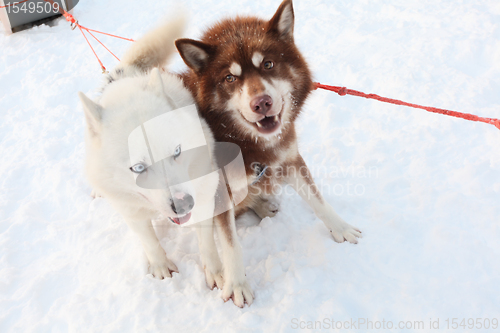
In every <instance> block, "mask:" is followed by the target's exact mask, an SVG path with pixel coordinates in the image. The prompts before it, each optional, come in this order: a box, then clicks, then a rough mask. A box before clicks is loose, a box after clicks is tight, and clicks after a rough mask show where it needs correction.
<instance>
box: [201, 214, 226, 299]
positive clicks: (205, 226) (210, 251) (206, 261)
mask: <svg viewBox="0 0 500 333" xmlns="http://www.w3.org/2000/svg"><path fill="white" fill-rule="evenodd" d="M194 227H195V228H196V233H197V235H198V247H199V249H200V256H201V264H202V265H203V271H204V272H205V279H206V281H207V285H208V287H209V288H210V289H214V288H215V287H217V288H219V289H222V287H223V286H224V278H223V276H222V274H223V273H222V263H221V261H220V259H219V254H218V253H217V246H216V245H215V239H214V223H213V219H209V220H205V221H201V222H198V223H196V224H195V225H194Z"/></svg>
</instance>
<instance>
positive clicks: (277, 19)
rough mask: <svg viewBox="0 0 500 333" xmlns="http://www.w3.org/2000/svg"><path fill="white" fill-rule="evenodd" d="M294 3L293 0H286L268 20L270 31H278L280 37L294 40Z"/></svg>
mask: <svg viewBox="0 0 500 333" xmlns="http://www.w3.org/2000/svg"><path fill="white" fill-rule="evenodd" d="M294 20H295V19H294V15H293V5H292V0H284V1H283V2H282V3H281V5H280V6H279V8H278V10H277V11H276V13H275V14H274V16H273V18H272V19H271V20H269V22H268V28H267V29H268V31H270V32H276V33H278V35H279V37H280V38H283V39H285V40H286V39H292V40H293V23H294Z"/></svg>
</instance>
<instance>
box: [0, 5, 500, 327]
mask: <svg viewBox="0 0 500 333" xmlns="http://www.w3.org/2000/svg"><path fill="white" fill-rule="evenodd" d="M278 5H279V0H273V1H270V0H266V1H254V0H241V1H226V0H218V1H215V0H207V1H182V6H181V7H184V9H185V10H186V11H187V12H188V13H189V21H190V24H189V28H188V30H187V31H186V36H187V37H191V38H197V37H199V36H200V34H201V32H202V31H203V29H204V27H207V26H208V25H210V24H212V23H213V22H215V21H216V20H218V19H220V18H222V17H225V16H233V15H237V14H245V15H246V14H250V15H258V16H261V17H263V18H270V17H271V16H272V14H273V13H274V11H275V10H276V8H277V7H278ZM178 8H179V5H178V1H173V0H167V1H157V2H138V1H131V0H122V1H117V0H115V1H110V0H101V1H97V0H86V1H81V2H80V3H79V4H78V5H77V6H76V8H75V10H74V15H75V17H76V18H77V19H78V20H79V22H80V23H81V24H82V25H84V26H86V27H89V28H93V29H97V30H102V31H105V32H108V33H113V34H118V35H121V36H126V37H131V38H139V37H140V36H141V35H142V34H143V33H144V32H146V31H147V30H148V29H150V28H152V27H153V26H155V24H157V22H159V21H160V20H162V19H165V18H166V19H168V17H169V16H170V17H172V16H174V15H175V14H176V13H178ZM294 9H295V18H296V24H295V30H294V33H295V40H296V43H297V44H298V46H299V48H300V50H301V51H302V52H303V54H304V56H305V57H306V59H307V61H308V62H309V64H310V67H311V70H312V72H313V73H314V77H315V80H316V81H318V82H321V83H324V84H330V85H342V86H347V87H348V88H350V89H355V90H360V91H364V92H367V93H376V94H379V95H382V96H387V97H391V98H396V99H402V100H405V101H408V102H412V103H417V104H422V105H427V106H434V107H439V108H445V109H450V110H456V111H461V112H467V113H474V114H478V115H481V116H485V117H496V118H498V117H500V2H499V1H498V0H482V1H436V0H432V1H430V0H426V1H422V0H418V1H417V0H411V1H396V0H393V1H391V0H386V1H361V0H355V1H354V0H342V1H341V0H338V1H326V0H324V1H320V0H295V1H294ZM0 29H2V30H0V140H1V143H0V156H1V161H2V162H1V163H0V174H1V176H2V177H1V179H0V332H68V331H70V332H146V331H147V332H154V331H162V332H167V331H168V332H177V331H179V332H211V331H217V332H234V331H240V332H290V331H296V330H295V329H298V330H300V329H301V328H304V329H306V330H307V329H308V328H309V329H311V328H316V329H318V330H319V329H323V330H326V331H328V330H330V331H332V329H330V327H331V325H332V321H334V322H333V325H334V327H337V328H340V327H342V328H343V329H344V330H345V331H352V332H354V331H359V332H363V331H366V330H367V328H368V329H369V328H370V327H366V326H360V324H361V323H362V322H363V320H364V321H372V325H374V326H377V325H381V324H382V322H384V323H385V325H387V323H388V322H391V323H392V324H393V329H392V331H401V330H402V329H401V328H398V325H400V323H401V322H402V323H403V325H406V326H405V327H406V328H408V329H404V330H405V331H421V332H422V331H429V330H430V328H431V322H434V325H436V324H435V321H436V320H438V319H439V328H440V329H441V330H443V331H455V330H452V322H453V318H457V319H455V321H456V322H458V323H460V322H461V321H462V319H465V320H466V322H467V323H470V321H468V319H469V318H473V321H474V325H476V326H475V328H477V327H479V326H477V322H476V318H479V319H480V320H479V322H480V323H482V324H483V325H482V326H484V325H486V324H487V323H488V322H487V320H489V321H490V322H491V324H490V327H493V326H492V325H493V324H492V323H493V322H494V319H496V320H497V322H498V320H499V319H500V310H499V309H500V297H499V289H500V204H499V199H500V131H499V130H498V129H496V128H495V127H493V126H491V125H487V124H484V123H474V122H470V121H465V120H461V119H456V118H451V117H446V116H442V115H436V114H431V113H428V112H425V111H423V110H417V109H409V108H405V107H401V106H394V105H389V104H384V103H380V102H377V101H370V100H366V99H363V98H357V97H351V96H344V97H340V96H338V95H337V94H335V93H332V92H327V91H320V90H318V91H315V92H314V93H313V94H312V95H311V96H310V98H309V99H308V102H307V105H306V106H305V108H304V112H303V113H302V115H301V117H300V119H299V121H298V124H297V128H298V132H299V142H300V151H301V153H302V155H303V156H304V159H305V160H306V162H307V164H308V165H309V167H310V169H311V171H312V172H313V174H314V177H315V180H316V182H317V183H318V184H319V185H320V187H321V188H322V189H323V193H324V196H325V198H326V199H327V200H328V202H330V203H331V204H332V205H333V207H334V208H335V209H336V210H337V212H338V213H339V214H340V215H341V216H342V217H343V218H344V219H345V220H346V221H347V222H349V223H350V224H352V225H354V226H357V227H359V228H360V229H361V230H362V231H363V238H362V239H360V242H359V244H357V245H352V244H348V243H343V244H338V243H335V242H334V241H333V239H332V237H331V236H330V234H329V232H328V230H327V229H326V228H325V227H324V225H323V223H322V222H321V221H320V220H319V219H318V218H317V217H315V216H314V214H313V213H312V210H311V209H310V208H309V207H308V206H307V204H306V203H305V202H303V201H302V200H301V199H300V197H299V196H298V195H297V194H295V193H292V190H291V189H288V190H287V191H286V192H288V193H284V194H283V195H282V204H281V210H280V212H279V213H278V215H277V216H276V217H274V218H266V219H264V220H262V221H259V220H258V218H257V217H256V216H255V215H253V214H250V213H248V214H246V215H244V216H243V217H242V218H240V219H239V220H238V221H237V229H238V234H239V237H240V240H241V244H242V247H243V253H244V265H245V267H246V275H247V278H248V281H249V283H250V285H251V287H252V288H253V290H254V292H255V296H256V298H255V302H254V303H253V304H252V305H251V306H250V307H248V306H245V308H243V309H240V308H237V307H236V306H234V305H233V304H232V302H230V301H229V302H226V303H224V302H223V300H222V299H221V297H220V295H221V291H220V290H217V289H215V290H210V289H208V288H207V286H206V283H205V278H204V275H203V271H202V268H201V266H200V256H199V253H198V244H197V238H196V232H195V230H194V229H193V228H181V227H176V226H170V225H169V224H168V222H162V221H159V222H157V225H156V231H157V234H158V235H159V237H161V239H162V245H163V246H164V248H165V250H166V252H167V254H168V256H169V258H170V259H171V260H172V261H174V262H175V264H176V265H177V267H178V268H179V271H180V273H179V274H174V277H173V278H171V279H165V280H156V279H154V278H153V277H152V276H151V275H148V274H147V261H146V258H145V256H144V254H143V250H142V246H141V244H140V242H139V240H138V238H137V237H136V236H135V234H133V233H132V231H131V230H129V229H128V227H127V226H126V224H125V223H124V221H123V219H122V217H121V216H120V215H118V213H116V212H115V211H114V210H113V209H112V208H111V207H110V205H109V204H108V202H107V201H106V199H103V198H98V199H95V200H93V199H92V198H91V197H90V192H91V188H90V186H89V184H88V183H87V181H86V179H85V177H84V174H83V159H84V144H83V129H84V117H83V111H82V108H81V106H80V104H79V100H78V98H77V92H78V91H82V92H84V93H86V94H88V95H89V96H91V97H97V96H98V94H99V91H98V90H99V89H98V88H99V87H100V85H101V81H102V74H101V72H100V68H99V65H98V63H97V61H96V59H95V57H94V55H93V54H92V52H91V50H90V49H89V47H88V45H87V43H86V42H85V40H84V39H83V37H82V36H81V34H80V32H79V31H78V29H77V30H75V31H72V30H71V29H70V27H69V24H68V22H66V21H64V20H63V19H58V20H57V21H56V22H55V24H54V25H53V26H47V25H43V26H39V27H35V28H33V29H30V30H26V31H22V32H19V33H15V34H13V35H9V36H7V35H6V34H5V31H4V30H3V28H0ZM101 40H102V41H103V42H105V44H106V45H107V46H108V47H109V48H110V49H111V50H113V51H114V52H115V54H117V55H118V56H120V55H122V54H123V52H124V51H125V50H126V48H127V47H128V46H129V45H130V44H129V43H130V42H128V41H123V40H119V39H114V38H110V37H106V36H104V37H102V38H101ZM94 45H95V46H96V52H97V53H98V54H99V55H100V57H101V59H102V60H103V62H104V64H105V65H106V66H107V67H108V68H109V69H111V68H113V66H114V65H115V64H116V62H117V61H116V60H115V59H114V58H113V57H112V56H110V55H109V54H108V53H107V52H106V51H105V50H104V49H103V48H102V47H100V46H99V45H98V44H96V43H94ZM170 68H171V69H172V70H174V71H181V70H183V69H184V68H185V65H184V64H183V63H182V61H181V59H180V57H179V56H178V55H176V57H175V59H174V60H173V63H172V65H171V66H170ZM447 320H448V321H447ZM337 321H340V322H342V325H343V326H339V324H338V323H337ZM420 321H421V322H422V323H423V325H424V327H423V328H424V329H425V330H422V329H420V330H419V329H417V328H416V325H418V322H420ZM351 323H353V324H354V325H355V326H352V325H351ZM377 323H379V324H377ZM408 323H410V324H408ZM447 323H448V326H447ZM314 325H316V326H314ZM328 325H330V326H328ZM335 325H337V326H335ZM468 325H469V324H468ZM434 327H436V326H434ZM421 328H422V327H421ZM375 329H376V327H374V328H373V330H375ZM465 329H466V330H470V329H471V326H467V327H465ZM459 330H461V331H464V327H459ZM490 330H491V328H490Z"/></svg>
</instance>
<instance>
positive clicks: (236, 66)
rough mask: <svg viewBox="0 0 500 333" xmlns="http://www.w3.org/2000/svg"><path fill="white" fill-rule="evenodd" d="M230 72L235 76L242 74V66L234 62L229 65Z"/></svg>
mask: <svg viewBox="0 0 500 333" xmlns="http://www.w3.org/2000/svg"><path fill="white" fill-rule="evenodd" d="M229 72H230V73H231V74H233V75H235V76H241V73H242V71H241V66H240V65H239V64H238V63H236V62H233V63H232V64H231V66H230V67H229Z"/></svg>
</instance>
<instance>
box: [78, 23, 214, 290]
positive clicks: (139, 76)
mask: <svg viewBox="0 0 500 333" xmlns="http://www.w3.org/2000/svg"><path fill="white" fill-rule="evenodd" d="M181 31H182V20H177V21H174V22H169V23H167V24H164V25H163V26H161V27H159V28H157V29H155V30H153V31H151V32H150V33H148V34H146V35H145V36H144V37H143V38H141V39H140V40H139V41H137V42H136V43H135V44H134V45H133V47H131V48H130V49H129V51H128V52H127V53H126V54H125V56H124V57H123V61H122V62H121V63H120V64H119V65H118V66H117V68H116V69H115V70H114V71H113V72H112V73H111V74H110V75H109V77H108V79H109V81H110V83H109V84H107V85H106V86H105V87H104V89H103V92H102V96H101V98H100V100H99V103H95V102H93V101H92V100H90V99H88V98H87V97H86V96H85V95H84V94H82V93H79V94H80V99H81V101H82V104H83V109H84V113H85V118H86V123H87V126H86V133H85V143H86V161H85V171H86V175H87V178H88V180H89V182H90V183H91V185H92V186H93V188H94V192H96V193H99V195H102V196H104V198H105V199H106V200H108V201H109V202H110V203H111V205H112V206H113V207H114V208H115V209H116V210H117V211H119V212H120V214H121V215H122V216H123V217H124V219H125V221H126V222H127V224H128V225H129V226H130V228H131V229H132V230H133V231H134V232H135V233H136V234H137V235H138V236H139V238H140V240H141V243H142V244H143V247H144V251H145V252H146V256H147V258H148V260H149V264H150V267H149V272H150V273H152V274H153V275H154V276H155V277H157V278H164V277H171V273H172V272H173V271H178V270H177V267H176V266H175V264H174V263H172V262H171V261H170V260H169V259H168V258H167V256H166V254H165V251H164V250H163V248H162V247H161V245H160V243H159V241H158V239H157V237H156V234H155V232H154V229H153V226H152V223H151V219H154V218H156V217H158V216H159V215H162V216H164V217H170V216H175V213H174V212H173V211H172V208H171V201H170V199H171V192H176V191H171V188H170V189H169V188H168V185H167V184H165V188H160V189H146V188H142V187H140V186H138V185H137V184H136V180H135V178H136V174H134V173H133V172H132V171H130V169H129V168H130V167H131V166H132V165H134V163H137V162H144V163H146V164H147V162H148V158H147V155H148V152H147V151H146V152H145V153H144V154H141V153H140V151H139V153H137V154H135V155H133V156H130V154H129V146H128V138H129V135H130V133H132V131H133V130H134V129H136V128H138V127H140V126H142V125H143V124H144V123H146V122H147V121H148V120H150V119H152V118H155V117H157V116H160V115H164V114H165V112H167V111H170V110H174V109H178V108H182V107H184V106H187V105H191V104H194V99H193V97H192V96H191V94H190V93H189V91H188V90H187V89H186V88H185V87H184V84H183V82H182V80H181V79H180V78H179V77H177V76H176V75H174V74H171V73H168V72H167V73H163V74H160V72H159V71H158V69H156V68H153V67H154V66H156V65H158V64H164V63H165V61H166V59H167V58H168V56H169V55H170V54H171V53H172V52H173V50H174V48H173V45H174V43H173V41H174V39H175V38H177V37H179V35H180V33H181ZM149 71H151V73H147V72H149ZM171 112H174V111H171ZM185 117H188V118H189V117H190V116H189V115H185ZM196 117H197V116H196ZM195 120H197V119H195ZM181 121H182V122H183V123H186V124H190V122H189V121H183V120H181ZM163 125H164V126H163V129H162V130H163V132H162V133H164V136H163V137H161V138H160V139H161V140H162V144H161V145H157V146H156V149H160V150H161V151H155V154H159V156H171V155H172V152H173V151H175V148H176V147H177V146H178V145H179V144H182V143H183V142H184V140H185V139H184V138H183V137H182V136H181V135H176V134H175V133H176V132H178V131H180V130H182V131H184V132H186V133H189V132H190V131H191V132H192V134H193V135H195V134H199V133H194V132H199V131H200V130H199V129H196V128H194V126H190V125H188V126H186V127H182V124H179V123H178V122H172V123H171V124H163ZM201 130H202V131H203V133H204V137H205V139H206V143H207V144H208V146H209V148H210V149H211V150H212V149H213V145H214V139H213V135H212V133H211V131H210V129H209V127H208V125H207V124H206V122H205V121H204V120H202V119H201ZM187 137H189V136H187ZM186 146H187V144H186ZM182 156H183V155H182V154H181V155H180V157H179V159H182V158H183V157H182ZM188 156H189V155H188ZM150 159H151V158H150ZM186 159H188V157H186ZM149 162H150V163H152V162H153V161H149ZM197 162H198V161H195V160H183V161H182V163H185V164H186V165H188V166H190V165H195V164H196V163H197ZM179 163H180V162H179ZM187 170H189V167H188V168H186V172H187ZM218 181H219V179H218V176H217V173H213V174H210V176H209V177H204V181H203V186H188V185H186V184H179V185H177V187H175V188H176V189H177V188H179V191H182V192H184V193H188V194H191V195H192V196H193V198H194V201H195V206H194V207H193V210H192V217H191V218H192V219H198V220H202V218H203V217H204V216H210V217H211V216H213V210H214V195H215V192H216V188H217V185H218ZM212 223H213V222H212V219H211V218H210V219H208V220H206V221H204V222H203V225H204V226H207V227H208V228H209V229H210V230H212V229H211V228H212V227H211V225H212ZM207 230H208V229H207ZM198 236H199V241H200V251H203V254H202V262H203V264H204V267H205V272H206V275H207V281H209V280H210V279H211V280H217V281H219V283H220V284H222V280H221V279H220V278H218V276H220V275H221V270H222V268H221V263H220V259H219V258H218V255H217V249H216V247H215V243H214V240H213V233H212V234H211V233H210V232H200V233H199V235H198Z"/></svg>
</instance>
